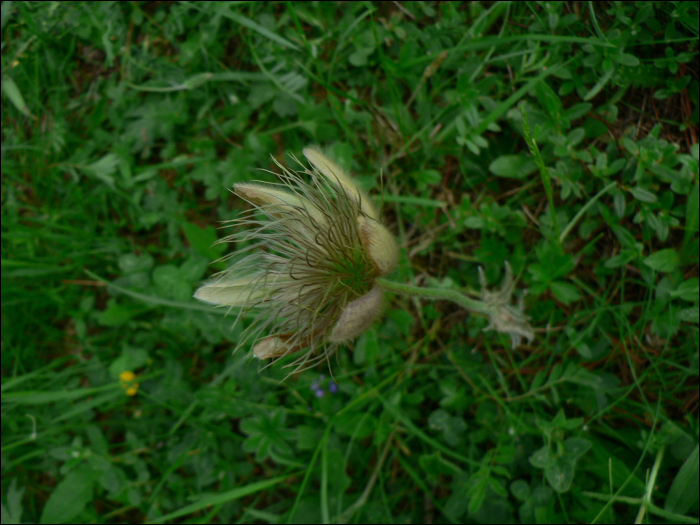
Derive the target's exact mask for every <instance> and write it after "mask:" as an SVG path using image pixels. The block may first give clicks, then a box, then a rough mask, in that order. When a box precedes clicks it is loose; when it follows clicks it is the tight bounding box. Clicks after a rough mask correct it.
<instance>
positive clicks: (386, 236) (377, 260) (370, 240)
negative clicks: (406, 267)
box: [357, 215, 399, 277]
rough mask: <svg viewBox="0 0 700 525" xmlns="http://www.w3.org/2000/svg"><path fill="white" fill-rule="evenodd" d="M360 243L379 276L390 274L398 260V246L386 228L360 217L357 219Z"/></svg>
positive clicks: (376, 222)
mask: <svg viewBox="0 0 700 525" xmlns="http://www.w3.org/2000/svg"><path fill="white" fill-rule="evenodd" d="M357 223H358V226H359V229H360V242H361V243H362V247H363V248H364V249H365V251H366V252H367V255H369V258H370V260H371V261H372V264H374V267H375V268H376V270H377V272H379V275H380V276H382V277H383V276H385V275H388V274H390V273H391V272H392V271H393V270H394V268H396V263H397V262H398V260H399V246H398V245H397V244H396V240H395V239H394V236H393V235H392V234H391V233H390V232H389V230H387V229H386V227H385V226H384V225H383V224H382V223H380V222H378V221H375V220H372V219H368V218H367V217H364V216H362V215H360V216H359V217H358V218H357Z"/></svg>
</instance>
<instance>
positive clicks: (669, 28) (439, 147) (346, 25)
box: [1, 2, 700, 523]
mask: <svg viewBox="0 0 700 525" xmlns="http://www.w3.org/2000/svg"><path fill="white" fill-rule="evenodd" d="M1 14H2V18H1V24H2V44H3V48H2V394H3V395H2V436H3V440H2V490H1V496H2V522H3V523H36V522H41V523H55V522H66V523H68V522H93V523H125V522H128V523H144V522H152V523H157V522H170V523H176V522H177V523H180V522H197V523H201V522H212V523H228V522H252V521H255V522H259V523H288V522H292V523H293V522H302V523H317V522H352V523H395V522H410V523H425V522H435V523H444V522H448V523H463V522H469V523H482V522H483V523H487V522H502V523H509V522H522V523H532V522H539V523H560V522H567V523H592V522H595V523H610V522H633V521H637V522H639V523H662V522H687V523H697V521H698V429H699V425H698V359H699V358H698V347H699V343H698V251H699V250H698V222H699V221H698V207H699V206H698V200H699V199H698V92H699V91H700V89H699V86H698V72H697V67H696V66H694V65H693V64H697V59H698V56H697V55H698V9H697V6H696V5H695V4H692V2H640V3H628V2H621V3H597V2H594V3H560V2H548V3H525V2H518V3H481V2H470V3H453V2H445V3H429V2H397V3H394V2H382V3H367V2H363V3H360V2H354V3H331V2H320V3H298V2H290V3H268V2H265V3H233V4H221V3H158V2H155V3H126V2H120V3H77V2H76V3H74V2H62V3H44V2H3V4H2V13H1ZM526 130H528V131H526ZM309 144H317V145H319V146H321V147H322V148H323V149H324V151H325V152H326V153H327V154H328V155H329V156H333V157H334V158H335V159H336V160H337V162H338V163H339V164H341V165H343V166H345V167H347V168H348V169H350V170H352V171H353V172H354V173H355V174H356V175H357V177H358V180H359V182H360V184H361V185H362V186H363V187H364V188H366V189H367V190H368V191H369V192H370V193H371V194H372V195H374V196H375V197H376V202H377V204H378V205H379V204H380V203H382V204H383V205H382V216H383V220H384V222H385V223H386V224H387V225H388V226H389V228H390V229H391V231H392V232H393V233H394V234H396V236H397V238H398V242H399V245H400V247H401V252H402V257H401V261H400V262H399V268H398V269H397V271H396V272H395V274H394V275H393V276H392V278H393V280H395V281H398V282H403V283H407V284H412V285H417V286H433V287H442V288H445V289H449V290H457V291H460V290H471V291H478V290H479V289H480V286H479V273H478V268H479V267H480V266H481V267H483V269H484V271H485V275H486V278H487V280H488V283H489V286H490V287H491V286H497V285H498V284H499V283H500V282H501V280H502V279H503V275H504V262H505V261H508V262H509V263H510V265H511V266H512V268H513V271H514V273H515V275H516V278H517V279H519V283H518V285H517V288H518V290H519V293H520V294H522V291H523V290H525V289H527V290H528V294H527V296H526V297H525V305H526V312H527V313H528V315H530V316H531V323H532V325H533V326H534V327H535V329H536V339H535V340H534V341H533V342H532V343H529V344H524V345H522V346H521V347H519V348H517V349H515V350H512V349H511V344H510V340H509V338H508V337H507V336H506V335H504V334H498V333H496V332H492V331H488V332H483V331H482V329H483V328H485V327H486V325H487V324H488V320H487V319H486V318H484V317H480V316H477V315H468V314H467V312H466V311H465V310H463V309H461V308H460V307H459V306H457V305H455V304H453V303H449V302H445V301H437V302H428V301H425V300H420V299H415V300H413V299H407V298H405V297H401V296H396V295H390V296H389V298H388V306H387V312H386V315H385V317H384V318H383V320H382V321H381V322H380V323H379V324H378V325H376V327H374V328H372V329H371V330H369V331H368V332H367V333H365V334H364V335H363V336H361V337H360V338H359V339H358V340H357V341H356V342H355V344H354V345H350V346H349V347H345V348H341V350H340V352H339V354H338V359H337V361H335V360H333V361H332V362H331V363H330V366H331V370H330V371H329V369H328V365H319V366H318V367H317V368H315V369H312V370H308V371H306V372H304V373H303V374H300V375H295V376H292V377H290V378H288V379H286V380H285V381H282V379H284V378H285V375H286V373H287V370H285V369H284V368H282V367H281V366H280V365H275V366H272V367H267V368H264V367H263V366H260V365H259V364H258V363H255V362H254V361H251V360H250V351H249V347H250V345H249V344H248V345H246V346H244V347H243V348H242V349H241V350H240V351H239V352H237V353H236V354H235V355H231V350H232V349H233V348H235V347H236V345H237V342H238V339H239V337H240V336H241V334H242V333H243V330H244V329H245V325H246V322H248V320H247V319H244V320H243V323H242V324H239V325H238V326H237V327H235V328H233V329H232V328H231V326H232V324H233V321H234V319H235V316H236V314H235V312H233V313H231V314H229V315H228V316H224V315H223V314H224V313H225V312H223V311H221V310H217V309H214V308H210V307H209V306H206V305H203V304H200V303H197V302H195V301H194V299H192V293H193V291H194V290H195V289H196V287H197V286H198V285H199V284H200V283H201V282H202V281H203V280H204V279H206V278H207V277H208V276H209V275H211V274H212V273H214V272H216V271H218V270H222V269H224V268H226V264H227V263H225V262H223V263H222V262H217V263H213V264H212V262H213V261H215V260H217V259H219V258H220V257H221V256H223V255H225V254H228V253H230V252H231V251H232V250H233V249H234V248H235V247H233V246H227V245H222V244H214V242H215V241H216V240H217V239H220V238H222V237H224V236H226V235H227V234H230V230H228V231H227V230H226V228H224V229H222V230H220V229H219V227H220V226H221V222H222V221H226V220H231V219H234V218H236V217H237V216H238V215H239V213H240V212H242V211H243V210H245V209H246V206H247V205H246V204H245V203H244V202H242V201H241V200H240V199H237V198H236V197H235V196H234V195H232V193H231V192H230V190H231V188H232V185H233V184H234V183H236V182H243V181H250V180H254V179H262V180H266V181H273V180H274V177H273V176H272V175H270V174H268V173H265V172H264V171H256V170H257V169H261V168H262V169H274V163H273V162H272V159H271V157H270V156H271V155H272V156H273V157H274V158H276V159H279V160H280V162H282V163H283V164H286V165H287V166H290V167H294V163H293V162H292V161H291V159H290V158H289V157H288V155H287V154H294V155H296V156H297V157H298V158H302V155H301V150H302V149H303V148H304V147H305V146H307V145H309ZM239 248H240V247H239ZM125 372H132V373H133V374H135V379H134V381H136V382H137V383H138V387H137V388H135V387H136V385H132V387H133V388H134V390H132V391H131V392H130V393H134V392H136V393H135V395H133V396H128V395H127V394H126V390H125V387H126V386H127V385H126V384H125V382H124V381H123V380H122V381H121V382H120V375H122V374H123V373H125ZM331 372H332V377H331ZM124 377H126V376H124ZM332 385H337V392H332V390H333V389H335V388H336V386H332ZM319 393H323V394H324V395H323V396H322V397H319Z"/></svg>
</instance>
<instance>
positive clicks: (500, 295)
mask: <svg viewBox="0 0 700 525" xmlns="http://www.w3.org/2000/svg"><path fill="white" fill-rule="evenodd" d="M505 267H506V275H505V278H504V279H503V282H502V283H501V288H500V290H497V291H491V290H489V289H488V288H487V286H486V276H485V275H484V272H483V270H482V269H481V268H479V281H480V283H481V293H480V298H479V299H473V298H471V297H469V296H468V295H465V294H463V293H461V292H457V291H455V290H442V289H440V288H419V287H417V286H411V285H409V284H401V283H396V282H394V281H388V280H386V279H384V278H378V279H376V280H375V283H376V284H377V285H378V286H381V287H382V288H384V289H385V290H388V291H390V292H397V293H400V294H404V295H410V296H413V297H423V298H425V299H432V300H434V301H435V300H446V301H452V302H453V303H457V304H458V305H460V306H461V307H462V308H465V309H467V310H469V311H470V312H474V313H479V314H482V315H485V316H486V317H488V318H489V324H488V326H487V327H486V328H484V330H486V331H488V330H496V331H497V332H501V333H504V334H508V335H509V336H510V339H511V342H512V343H513V348H516V347H518V346H520V341H522V339H523V338H525V339H527V340H528V341H532V340H533V339H534V337H535V332H534V330H533V329H532V327H531V326H530V324H529V323H528V321H529V319H530V318H529V317H528V316H527V315H525V304H524V302H523V297H521V298H520V300H519V301H518V305H517V306H514V305H512V304H511V300H512V296H513V287H514V284H515V282H514V281H513V270H512V269H511V267H510V264H508V262H507V261H506V262H505Z"/></svg>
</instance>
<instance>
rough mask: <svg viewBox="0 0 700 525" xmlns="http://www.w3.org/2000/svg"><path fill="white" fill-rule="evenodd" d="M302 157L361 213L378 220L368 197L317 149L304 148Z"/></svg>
mask: <svg viewBox="0 0 700 525" xmlns="http://www.w3.org/2000/svg"><path fill="white" fill-rule="evenodd" d="M304 155H305V156H306V158H307V159H309V162H310V163H311V165H312V166H313V167H314V168H315V169H316V171H318V172H319V173H320V174H321V175H323V176H324V177H326V178H327V179H328V181H329V182H330V183H331V184H334V185H335V186H337V187H338V188H339V189H341V190H343V191H344V192H345V194H346V195H347V196H348V197H350V198H351V199H352V200H354V201H355V202H356V203H357V204H358V206H360V209H362V211H363V212H365V213H366V214H367V215H369V216H370V217H372V218H373V219H379V214H378V213H377V210H376V209H375V208H374V206H372V203H371V202H370V201H369V197H368V196H367V195H366V194H365V192H364V191H362V190H361V189H360V188H359V187H358V186H357V184H355V182H353V180H352V178H351V177H350V176H349V175H347V174H346V173H345V172H344V171H343V169H342V168H341V167H340V166H338V165H337V164H336V163H335V162H333V161H332V160H331V159H329V158H328V157H326V156H325V155H324V154H323V153H321V151H320V150H319V149H318V148H312V147H310V148H304Z"/></svg>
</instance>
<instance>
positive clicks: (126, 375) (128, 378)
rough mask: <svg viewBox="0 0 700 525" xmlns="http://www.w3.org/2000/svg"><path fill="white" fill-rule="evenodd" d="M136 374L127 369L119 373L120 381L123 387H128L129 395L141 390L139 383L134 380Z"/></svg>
mask: <svg viewBox="0 0 700 525" xmlns="http://www.w3.org/2000/svg"><path fill="white" fill-rule="evenodd" d="M134 379H136V374H134V373H133V372H131V371H129V370H127V371H125V372H122V373H121V374H119V383H120V384H121V387H122V388H123V389H126V395H127V396H135V395H136V392H138V391H139V384H138V383H137V382H135V381H134Z"/></svg>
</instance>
